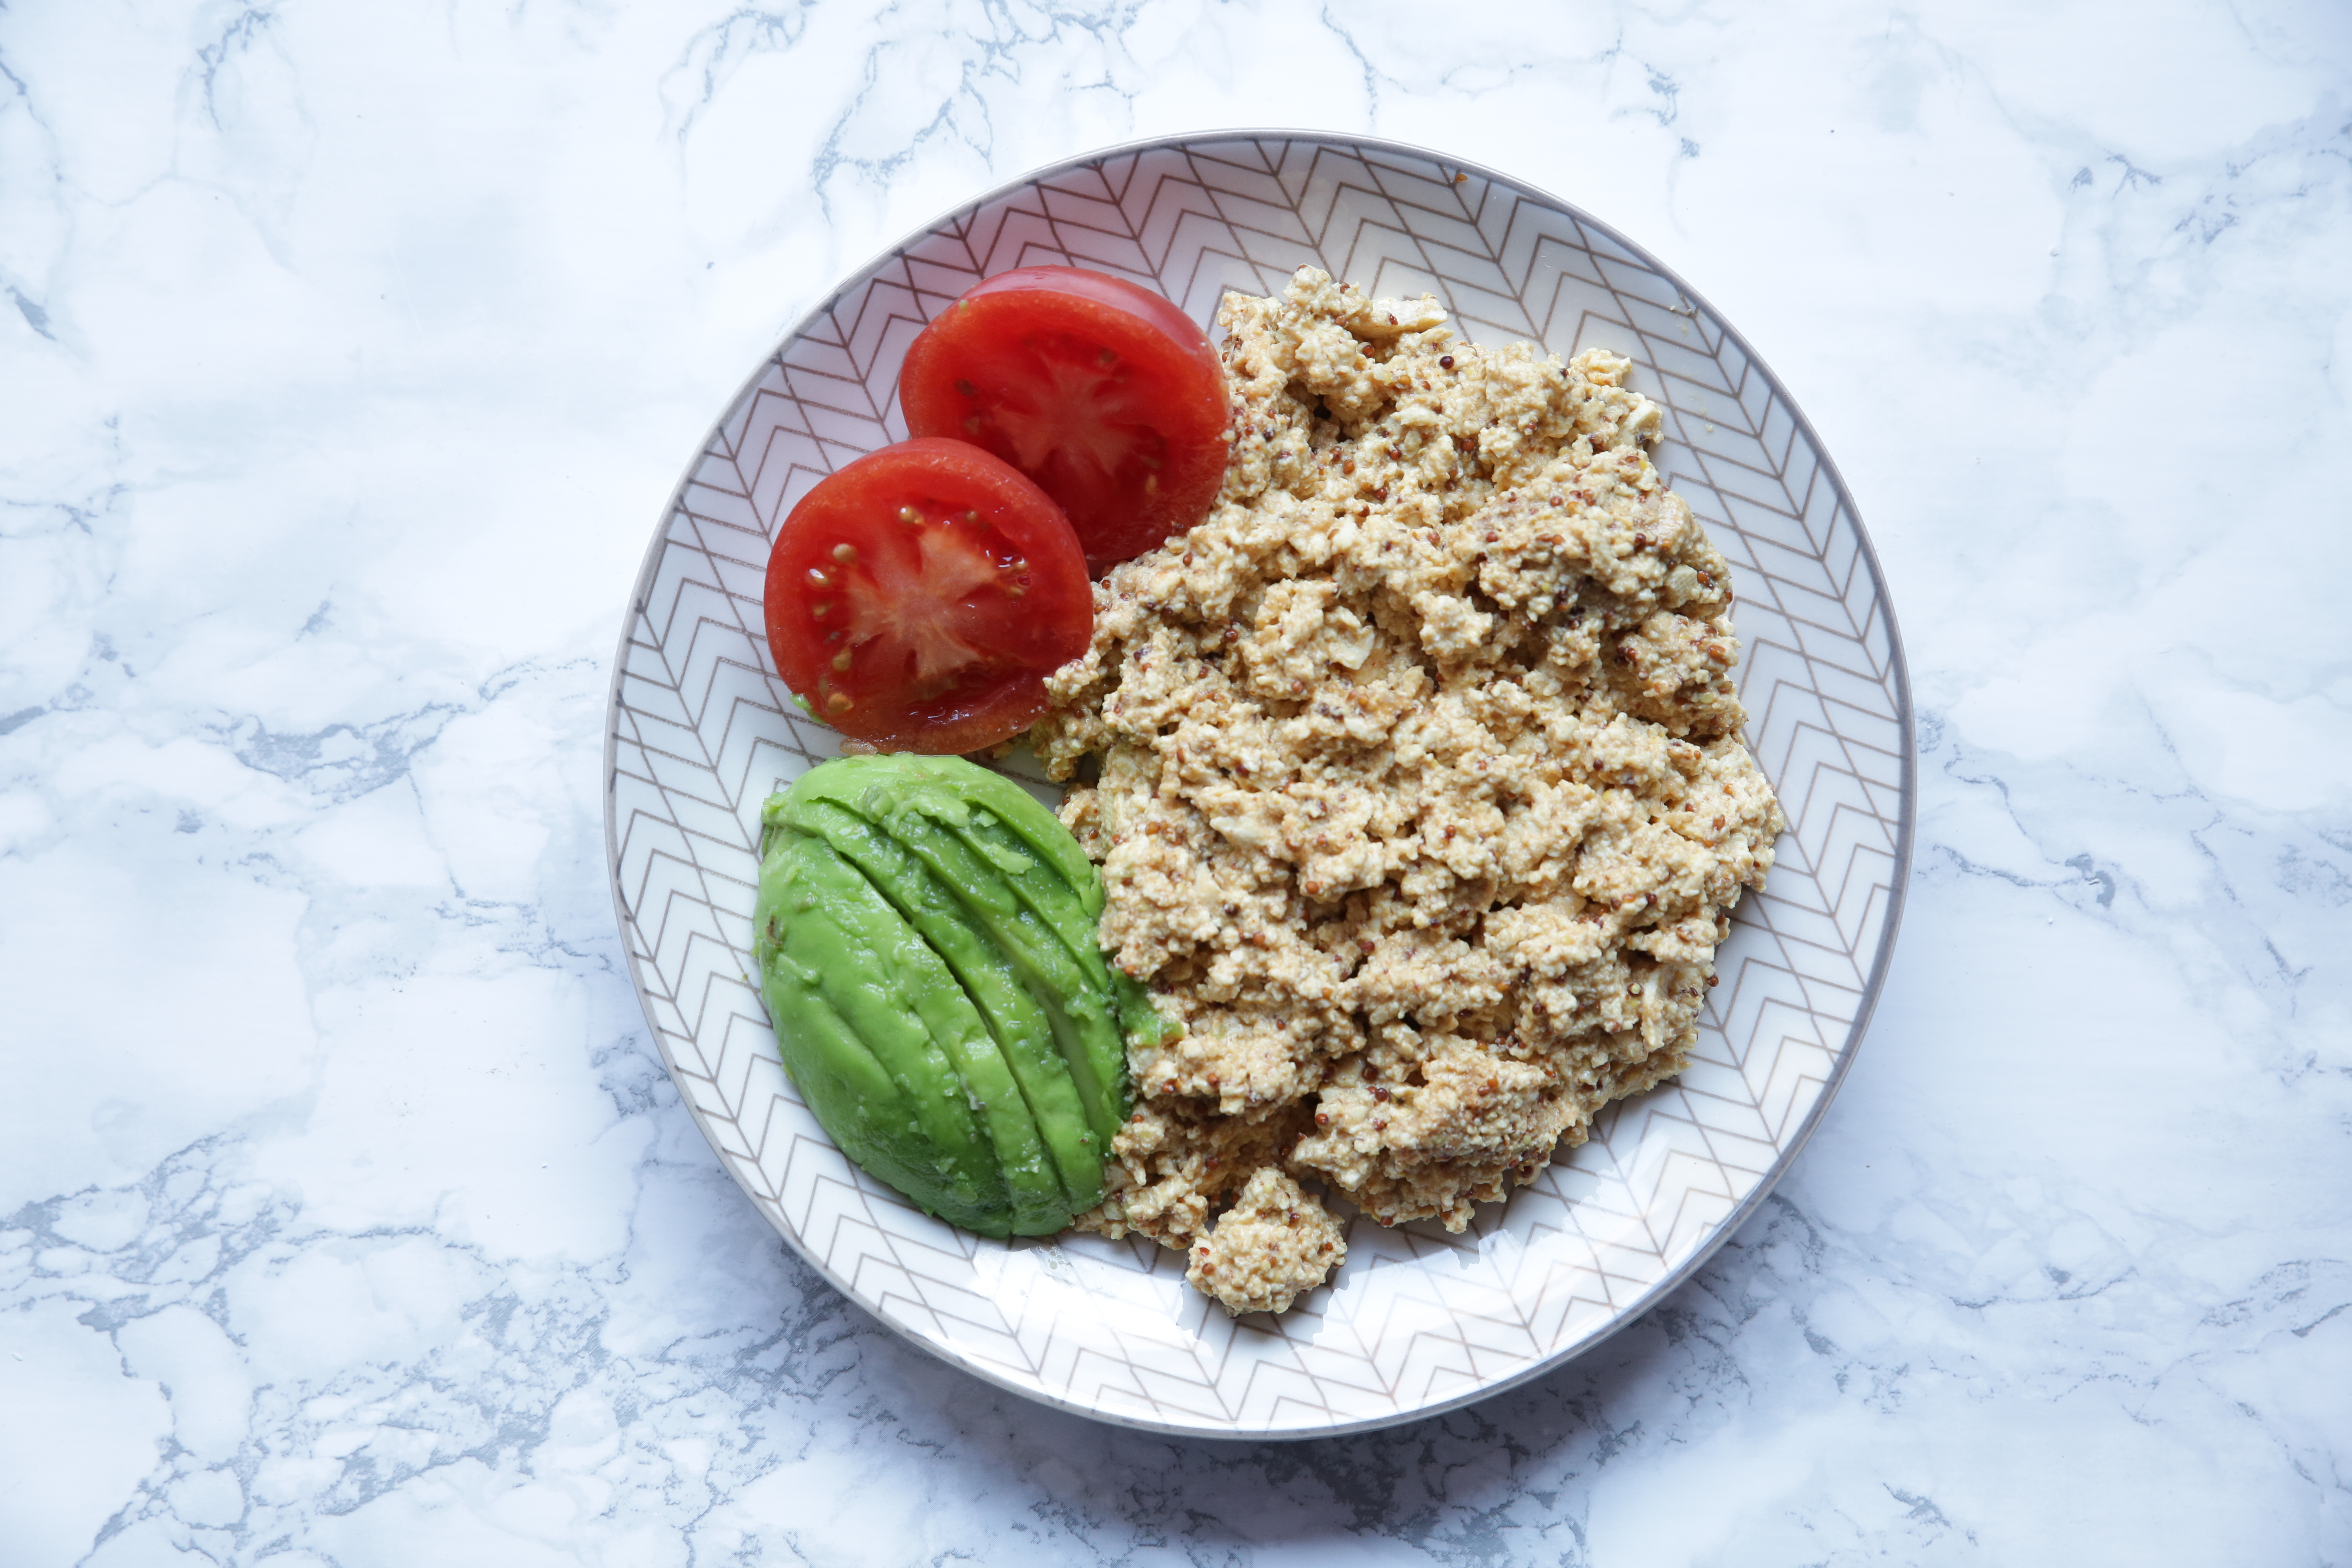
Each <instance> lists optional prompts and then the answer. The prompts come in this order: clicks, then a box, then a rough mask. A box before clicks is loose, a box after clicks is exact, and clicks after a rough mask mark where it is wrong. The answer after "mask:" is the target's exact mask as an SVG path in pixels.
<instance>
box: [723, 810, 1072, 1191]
mask: <svg viewBox="0 0 2352 1568" xmlns="http://www.w3.org/2000/svg"><path fill="white" fill-rule="evenodd" d="M831 765H832V764H828V767H830V766H831ZM824 771H825V770H824V769H813V770H811V771H810V772H808V773H803V774H802V775H801V777H800V779H798V780H796V781H794V783H793V787H792V788H791V789H790V790H788V791H786V792H785V794H784V795H782V796H779V797H778V798H777V799H775V800H772V801H771V802H770V803H769V805H768V807H767V810H768V813H769V814H770V820H771V821H772V822H775V823H778V824H780V825H782V826H786V827H789V828H793V829H797V830H798V831H800V832H803V833H806V834H810V835H813V836H814V837H821V838H823V839H824V841H825V843H827V844H828V845H830V846H831V847H833V848H834V849H835V851H836V852H837V853H838V854H839V855H840V856H841V857H842V858H844V859H845V860H847V861H849V862H850V863H851V864H852V865H854V866H856V868H858V869H859V870H861V871H863V872H864V873H865V874H866V877H867V878H868V879H870V880H871V881H872V882H873V885H874V887H875V888H876V889H877V890H878V891H879V892H880V893H881V894H882V896H883V897H884V898H885V899H887V900H889V901H890V903H891V905H892V906H893V907H894V908H895V909H896V910H898V913H899V914H900V915H902V916H904V917H905V918H906V920H907V922H908V924H909V925H911V926H913V927H914V929H915V930H916V931H919V932H920V933H921V935H922V937H923V940H924V941H925V942H929V944H930V946H931V948H932V950H933V951H934V952H937V953H938V954H939V955H940V958H941V959H942V960H944V961H945V962H946V964H947V966H948V968H949V969H950V970H952V971H953V972H954V973H955V976H956V978H957V979H958V980H960V981H961V982H962V984H963V988H964V990H965V992H966V993H967V994H969V995H970V996H971V1000H972V1002H973V1003H974V1004H975V1005H977V1007H978V1008H979V1011H980V1015H981V1016H982V1018H983V1019H985V1020H986V1021H987V1024H988V1027H989V1031H990V1033H992V1035H994V1036H995V1037H996V1044H997V1047H998V1048H999V1050H1001V1051H1002V1052H1003V1059H1004V1061H1005V1062H1006V1064H1007V1065H1008V1066H1009V1067H1010V1068H1011V1069H1012V1072H1013V1079H1014V1080H1015V1081H1016V1082H1017V1083H1018V1084H1019V1085H1020V1088H1021V1093H1022V1097H1023V1099H1024V1100H1026V1101H1027V1103H1028V1108H1029V1112H1030V1115H1031V1116H1032V1118H1033V1119H1034V1121H1035V1124H1036V1128H1037V1131H1038V1133H1039V1135H1040V1136H1041V1137H1042V1138H1043V1139H1044V1140H1045V1147H1046V1149H1047V1150H1048V1151H1049V1152H1051V1154H1052V1156H1053V1162H1054V1164H1055V1168H1056V1169H1057V1170H1058V1171H1059V1172H1060V1173H1061V1178H1062V1188H1063V1191H1064V1193H1065V1194H1066V1195H1067V1197H1068V1201H1069V1203H1070V1205H1071V1209H1070V1212H1071V1213H1073V1214H1076V1213H1077V1212H1079V1211H1082V1210H1085V1209H1089V1208H1092V1207H1093V1206H1094V1205H1096V1204H1097V1203H1100V1202H1101V1201H1102V1186H1103V1173H1102V1163H1103V1157H1104V1153H1105V1151H1106V1149H1107V1147H1108V1144H1107V1142H1106V1140H1105V1138H1104V1136H1103V1135H1102V1134H1100V1133H1099V1132H1098V1131H1097V1130H1096V1129H1095V1128H1094V1127H1093V1126H1092V1125H1091V1119H1090V1117H1089V1116H1088V1114H1087V1106H1086V1104H1085V1102H1083V1101H1082V1100H1081V1099H1080V1097H1079V1091H1078V1086H1077V1084H1076V1082H1074V1081H1073V1079H1072V1075H1071V1073H1070V1071H1069V1069H1068V1068H1067V1066H1066V1061H1065V1058H1064V1057H1063V1055H1062V1053H1061V1052H1060V1050H1058V1049H1057V1048H1056V1042H1055V1031H1054V1024H1053V1022H1052V1019H1051V1017H1050V1016H1049V1015H1048V1013H1047V1011H1046V1009H1045V1007H1043V1006H1041V1005H1039V1003H1038V1001H1037V998H1036V997H1035V996H1034V995H1032V994H1031V993H1030V991H1029V989H1028V987H1027V986H1025V985H1024V984H1023V983H1022V979H1021V975H1020V973H1019V971H1018V970H1016V969H1015V967H1014V966H1013V963H1012V961H1011V960H1010V959H1008V958H1007V956H1006V955H1005V954H1004V953H1003V952H1000V951H998V950H997V949H996V948H995V947H994V946H993V945H992V943H991V942H989V941H988V939H987V937H986V936H985V935H984V934H983V932H982V930H981V929H980V928H979V927H977V926H976V925H975V924H974V923H973V922H972V921H971V919H970V918H969V917H968V916H967V915H966V913H965V912H964V911H965V906H964V905H963V904H962V902H961V900H959V899H958V898H957V897H956V895H955V893H953V892H951V891H950V889H948V888H946V887H944V886H942V885H941V884H940V879H938V878H937V877H935V876H934V875H932V873H931V872H930V871H929V869H927V868H925V866H924V864H923V862H922V861H921V860H919V858H916V856H915V855H914V854H913V853H912V852H911V851H910V850H909V849H908V847H907V846H905V845H904V844H901V843H899V842H898V840H897V839H895V838H893V837H891V836H890V835H889V834H888V833H887V832H885V831H883V830H882V829H880V828H878V827H877V826H875V825H874V824H872V823H871V822H868V821H867V820H866V818H864V817H863V816H858V815H857V814H856V813H854V812H851V811H849V810H847V809H845V808H844V807H843V806H842V805H839V804H837V803H836V802H835V801H834V800H831V799H828V798H825V795H828V794H829V793H830V792H829V791H826V790H825V789H824V782H825V781H824V780H823V779H822V778H821V776H820V775H821V774H822V773H824ZM812 780H816V781H818V782H817V783H816V784H814V785H813V786H811V787H809V788H806V789H804V788H803V785H804V784H809V781H812Z"/></svg>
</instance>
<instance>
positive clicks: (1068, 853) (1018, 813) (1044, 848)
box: [826, 755, 1103, 942]
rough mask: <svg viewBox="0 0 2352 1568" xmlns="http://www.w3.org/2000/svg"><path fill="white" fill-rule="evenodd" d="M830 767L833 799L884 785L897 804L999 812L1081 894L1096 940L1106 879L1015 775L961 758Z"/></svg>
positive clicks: (858, 760) (852, 798)
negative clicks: (954, 804)
mask: <svg viewBox="0 0 2352 1568" xmlns="http://www.w3.org/2000/svg"><path fill="white" fill-rule="evenodd" d="M826 767H827V769H828V770H830V777H829V779H828V780H827V783H826V793H827V796H828V798H831V799H834V800H838V801H840V802H841V803H842V804H843V805H848V806H851V807H853V808H854V807H855V806H856V803H857V801H858V800H859V799H860V798H863V797H864V795H865V794H866V791H868V790H880V791H882V792H883V793H884V794H886V795H888V796H889V797H890V798H891V800H892V801H893V802H894V803H895V802H896V801H898V800H902V799H906V798H908V796H909V795H910V794H913V795H920V796H921V797H923V798H929V799H932V800H938V799H940V798H941V797H942V796H952V797H953V798H955V799H958V800H961V801H963V802H965V803H966V804H967V805H974V806H978V807H979V808H981V809H982V811H985V812H987V813H988V814H989V815H991V816H994V817H996V818H997V819H998V820H999V821H1000V822H1002V823H1003V824H1004V826H1005V827H1006V829H1007V830H1008V831H1010V832H1011V833H1012V834H1013V837H1016V838H1018V839H1019V840H1021V842H1022V843H1023V844H1024V845H1025V846H1026V847H1028V848H1029V849H1030V850H1031V851H1032V852H1034V854H1035V855H1036V856H1037V857H1038V858H1040V859H1042V860H1044V861H1045V864H1046V865H1048V866H1050V867H1052V868H1054V871H1055V874H1056V875H1057V876H1059V877H1060V879H1061V880H1062V881H1063V883H1064V884H1065V885H1066V886H1067V887H1068V888H1069V889H1071V891H1072V892H1073V893H1074V894H1076V897H1077V900H1078V907H1079V908H1080V909H1082V910H1085V911H1086V915H1087V940H1088V942H1092V940H1093V936H1094V922H1095V921H1099V920H1100V919H1102V912H1103V889H1102V878H1101V877H1100V876H1099V875H1097V872H1096V870H1095V867H1094V862H1093V861H1091V860H1089V859H1087V852H1086V851H1085V850H1084V849H1081V848H1079V847H1078V841H1077V839H1076V838H1075V837H1072V836H1071V834H1070V830H1069V829H1068V828H1066V827H1065V826H1062V825H1061V823H1060V822H1059V821H1058V820H1057V819H1056V818H1055V816H1054V814H1053V813H1052V812H1050V811H1048V810H1046V809H1045V805H1043V804H1041V803H1040V802H1039V801H1038V799H1037V797H1036V796H1035V795H1031V794H1030V793H1029V792H1028V791H1027V790H1025V789H1024V788H1022V787H1021V785H1019V784H1016V783H1014V782H1013V780H1011V779H1009V778H1006V777H1005V776H1004V775H1003V773H992V772H990V771H989V770H988V769H986V768H983V767H980V766H978V765H976V764H974V763H968V762H966V761H964V760H963V759H962V758H961V757H920V756H908V755H895V756H887V757H844V758H843V759H842V760H841V761H840V762H839V763H827V764H826ZM868 815H872V814H871V813H869V814H868Z"/></svg>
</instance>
